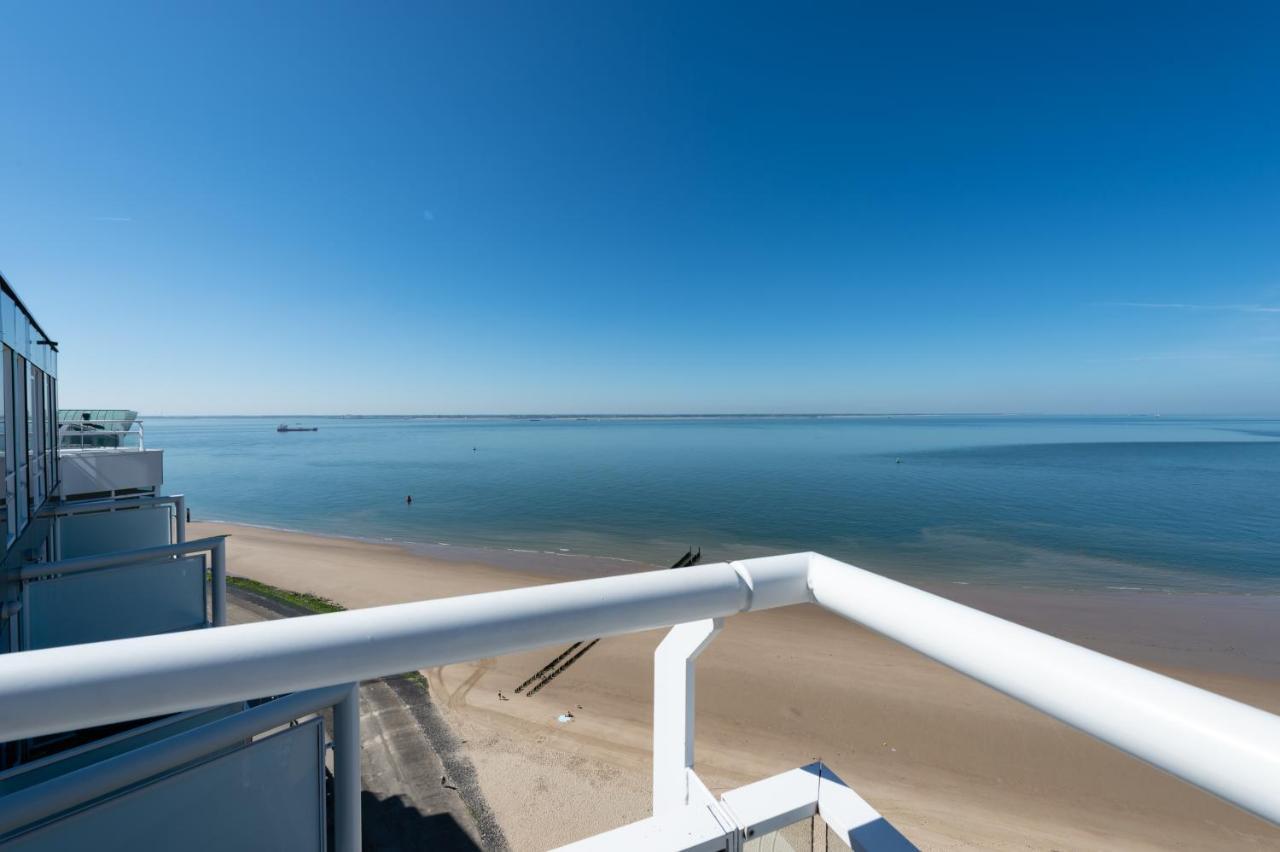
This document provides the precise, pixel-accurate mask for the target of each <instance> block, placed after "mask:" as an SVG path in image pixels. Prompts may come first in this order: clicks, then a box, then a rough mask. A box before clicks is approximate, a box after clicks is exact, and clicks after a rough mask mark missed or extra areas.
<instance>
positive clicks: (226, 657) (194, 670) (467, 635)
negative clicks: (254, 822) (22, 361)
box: [0, 553, 1280, 823]
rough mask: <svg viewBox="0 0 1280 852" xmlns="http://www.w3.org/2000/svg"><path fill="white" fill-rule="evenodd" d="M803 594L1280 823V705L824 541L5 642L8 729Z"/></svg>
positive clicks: (503, 648)
mask: <svg viewBox="0 0 1280 852" xmlns="http://www.w3.org/2000/svg"><path fill="white" fill-rule="evenodd" d="M798 603H816V604H818V605H820V606H822V607H824V608H826V609H829V610H831V611H832V612H835V613H837V614H839V615H841V616H843V617H845V618H848V619H849V620H851V621H854V622H857V623H859V624H863V625H865V626H867V627H870V628H871V629H873V630H876V631H878V632H880V633H882V634H884V635H886V636H888V637H889V638H892V639H895V640H897V641H899V642H902V643H903V644H905V645H907V646H908V647H911V648H914V649H915V650H917V651H920V652H921V653H923V654H925V655H927V656H929V657H932V658H933V659H935V660H938V661H939V662H942V663H944V664H946V665H948V666H950V667H952V668H954V669H956V670H957V671H959V672H961V673H963V674H966V675H969V676H970V677H973V678H975V679H977V680H979V681H981V682H983V683H986V684H988V685H989V686H992V687H994V688H996V689H998V690H1000V691H1002V692H1004V693H1006V694H1008V695H1010V696H1012V697H1014V698H1017V699H1018V700H1020V701H1023V702H1025V703H1027V704H1029V705H1030V706H1032V707H1035V708H1036V709H1039V710H1041V711H1043V712H1045V713H1047V714H1048V715H1050V716H1053V717H1054V718H1057V719H1059V720H1061V721H1063V722H1066V723H1067V724H1069V725H1072V726H1074V727H1076V728H1078V729H1080V730H1081V731H1084V732H1085V733H1088V734H1091V735H1093V736H1095V737H1097V738H1098V739H1101V740H1102V741H1104V742H1106V743H1109V744H1110V745H1113V746H1115V747H1117V748H1119V749H1122V750H1124V751H1126V752H1128V753H1130V754H1132V755H1134V756H1136V757H1138V758H1141V759H1142V760H1145V761H1147V762H1148V763H1151V764H1153V765H1154V766H1157V767H1159V768H1161V769H1164V770H1166V771H1168V772H1170V773H1172V774H1173V775H1176V776H1178V777H1180V778H1182V779H1184V780H1186V781H1188V782H1190V783H1192V784H1195V785H1197V786H1199V787H1201V788H1203V789H1205V790H1207V791H1209V792H1211V793H1213V794H1215V795H1217V796H1220V797H1221V798H1223V799H1225V800H1227V801H1228V802H1231V803H1233V804H1235V805H1238V806H1239V807H1241V808H1244V809H1245V810H1248V811H1251V812H1253V813H1255V814H1257V815H1259V816H1261V817H1263V818H1265V819H1268V820H1271V821H1272V822H1276V823H1280V717H1278V716H1275V715H1273V714H1270V713H1266V712H1264V711H1262V710H1259V709H1257V708H1254V707H1250V706H1248V705H1246V704H1242V703H1240V702H1238V701H1233V700H1231V699H1228V698H1225V697H1223V696H1220V695H1216V694H1214V693H1212V692H1208V691H1206V690H1203V689H1199V688H1197V687H1194V686H1190V685H1189V684H1186V683H1182V682H1181V681H1177V680H1174V679H1172V678H1169V677H1165V676H1163V675H1159V674H1156V673H1154V672H1151V671H1148V670H1146V669H1142V668H1139V667H1138V666H1134V665H1130V664H1128V663H1124V662H1121V661H1120V660H1116V659H1113V658H1111V657H1107V656H1105V655H1103V654H1099V653H1096V652H1094V651H1090V650H1088V649H1085V648H1082V647H1079V646H1077V645H1072V644H1070V643H1068V642H1064V641H1062V640H1060V639H1055V638H1054V637H1052V636H1048V635H1046V634H1043V633H1039V632H1037V631H1035V630H1031V629H1029V628H1026V627H1022V626H1020V625H1017V624H1014V623H1012V622H1009V621H1005V620H1004V619H1001V618H997V617H995V616H992V615H988V614H986V613H983V612H980V611H978V610H975V609H972V608H970V607H966V606H963V605H961V604H957V603H954V602H952V601H949V600H946V599H945V598H941V597H938V596H936V595H933V594H929V593H928V592H924V591H921V590H919V589H915V588H913V587H911V586H907V585H905V584H902V583H899V582H896V581H894V580H890V579H888V578H885V577H881V576H879V575H876V574H873V573H871V572H869V571H864V570H862V569H859V568H855V567H854V566H852V565H847V564H844V563H841V562H837V561H835V560H832V559H828V558H826V557H824V556H821V555H819V554H812V553H798V554H791V555H788V556H775V557H766V558H762V559H750V560H745V561H742V562H733V563H719V564H714V565H702V566H695V567H691V568H685V569H681V570H680V571H654V572H647V573H641V574H630V575H623V576H617V577H606V578H602V579H597V580H583V581H578V582H573V583H559V584H552V585H545V586H537V587H532V588H524V589H513V590H510V591H503V592H491V593H487V594H480V595H468V596H464V597H457V598H445V599H440V600H432V601H422V602H418V603H409V604H398V605H393V606H383V607H374V608H370V609H364V610H349V611H346V612H339V613H331V614H326V615H316V616H310V617H306V618H298V619H289V620H281V621H269V622H260V623H254V624H243V625H236V626H232V627H226V628H222V629H219V630H211V631H195V632H191V633H181V634H173V635H165V636H152V637H140V638H135V639H120V640H115V641H111V642H99V643H94V644H90V645H79V646H70V647H64V648H52V649H48V650H40V651H28V652H23V653H18V654H9V655H7V656H4V657H0V707H3V708H4V711H3V713H2V714H0V740H12V739H20V738H24V737H30V736H37V735H41V734H46V733H53V732H56V731H64V730H71V729H76V728H81V727H86V726H89V725H97V724H104V723H108V722H116V721H122V720H126V719H133V718H140V717H143V716H150V715H156V714H160V713H169V712H177V711H181V710H189V709H193V708H197V707H209V706H214V705H217V704H222V703H228V702H231V701H237V700H243V699H246V698H253V697H257V696H262V695H273V694H279V693H282V692H286V691H294V690H302V689H314V688H318V687H321V686H330V685H334V684H340V683H350V682H353V681H359V680H363V679H368V678H373V677H380V676H385V675H389V674H393V673H396V672H402V671H408V670H413V669H419V668H427V667H432V666H440V665H446V664H449V663H457V662H463V661H467V660H474V659H479V658H483V657H491V656H498V655H501V654H508V653H511V652H514V651H520V650H526V649H530V648H535V647H540V646H543V645H549V644H552V643H556V642H564V641H571V640H573V639H579V638H581V637H583V636H604V635H616V634H620V633H628V632H633V631H637V630H647V629H652V628H657V627H663V626H669V625H672V624H677V623H683V622H688V621H694V620H697V619H703V618H718V617H724V616H728V615H732V614H735V613H738V612H746V611H752V610H762V609H769V608H772V607H778V606H786V605H791V604H798Z"/></svg>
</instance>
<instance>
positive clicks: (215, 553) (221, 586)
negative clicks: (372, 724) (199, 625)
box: [0, 529, 289, 739]
mask: <svg viewBox="0 0 1280 852" xmlns="http://www.w3.org/2000/svg"><path fill="white" fill-rule="evenodd" d="M183 532H184V537H185V529H184V531H183ZM227 538H228V536H227V535H225V534H224V535H214V536H209V537H208V538H198V539H196V540H195V541H180V542H177V543H176V544H162V545H159V546H157V547H141V548H138V549H137V550H120V551H117V552H115V553H101V554H94V555H92V556H77V557H75V558H72V559H62V560H59V561H57V562H32V563H30V564H28V565H23V566H22V567H21V568H19V569H18V570H17V572H16V576H15V578H14V579H17V580H21V581H23V582H30V581H38V580H40V579H41V578H43V577H55V576H57V577H61V576H66V575H67V574H83V573H85V572H87V571H101V570H103V569H105V568H119V567H120V566H122V565H137V564H139V563H142V562H154V561H157V560H161V559H169V558H174V557H181V556H190V555H193V554H196V553H202V552H204V551H208V552H209V554H210V559H209V571H210V574H211V583H210V585H212V587H213V589H212V592H211V594H210V598H211V599H212V626H213V627H223V626H224V625H226V623H227ZM171 636H172V634H164V635H163V637H160V638H164V637H170V638H171ZM140 638H146V637H140ZM152 638H157V637H152ZM115 641H128V640H115ZM105 644H108V643H106V642H95V643H92V644H91V645H70V646H68V647H71V648H89V647H98V646H101V645H105ZM24 653H37V652H35V651H28V652H24ZM8 656H9V657H13V656H19V655H15V654H10V655H8ZM0 659H3V658H0ZM286 691H289V690H266V691H265V692H263V693H261V694H262V695H275V694H279V693H280V692H286ZM214 703H220V702H214ZM186 709H188V710H193V709H195V707H194V706H193V707H188V708H186ZM166 712H167V711H166ZM147 715H158V714H149V713H139V714H138V716H136V717H131V718H141V717H142V716H147ZM126 718H130V717H126ZM117 721H123V720H117ZM92 724H96V723H92ZM2 725H3V723H2V722H0V726H2ZM77 727H85V726H83V725H76V726H72V727H69V728H65V729H64V730H73V729H74V728H77ZM0 737H3V731H2V730H0ZM15 739H16V738H15Z"/></svg>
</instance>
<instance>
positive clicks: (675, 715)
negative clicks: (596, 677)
mask: <svg viewBox="0 0 1280 852" xmlns="http://www.w3.org/2000/svg"><path fill="white" fill-rule="evenodd" d="M722 627H724V619H721V618H705V619H702V620H701V621H690V622H687V623H685V624H677V625H676V626H675V627H673V628H671V631H670V632H669V633H667V635H666V638H664V639H663V640H662V642H660V643H659V644H658V648H657V650H655V651H654V652H653V813H654V815H655V816H657V815H660V814H663V813H670V812H672V811H677V810H679V809H680V808H683V807H684V806H685V805H687V804H689V769H690V768H691V767H692V766H693V718H694V661H695V660H696V659H697V656H698V655H699V654H701V653H702V650H703V649H704V648H706V647H707V645H709V644H710V643H711V640H712V639H713V638H715V635H716V634H717V633H719V632H720V630H721V628H722Z"/></svg>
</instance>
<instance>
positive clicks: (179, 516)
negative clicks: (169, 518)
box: [173, 494, 187, 544]
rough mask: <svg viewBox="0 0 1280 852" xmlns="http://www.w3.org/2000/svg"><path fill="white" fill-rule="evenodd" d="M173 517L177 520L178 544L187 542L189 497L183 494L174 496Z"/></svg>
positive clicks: (175, 527)
mask: <svg viewBox="0 0 1280 852" xmlns="http://www.w3.org/2000/svg"><path fill="white" fill-rule="evenodd" d="M173 517H174V519H175V520H176V524H175V526H174V529H175V534H176V537H177V539H178V540H177V542H176V543H177V544H185V543H186V541H187V498H186V497H185V496H184V495H182V494H175V495H174V497H173Z"/></svg>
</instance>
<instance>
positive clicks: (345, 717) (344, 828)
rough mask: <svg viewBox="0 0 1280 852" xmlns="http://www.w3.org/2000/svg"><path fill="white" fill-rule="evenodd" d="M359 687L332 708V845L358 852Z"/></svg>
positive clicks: (339, 850)
mask: <svg viewBox="0 0 1280 852" xmlns="http://www.w3.org/2000/svg"><path fill="white" fill-rule="evenodd" d="M360 837H361V829H360V684H358V683H353V684H351V685H350V687H348V691H347V697H346V698H344V699H342V701H339V702H338V703H337V704H335V705H334V706H333V845H334V847H335V848H336V849H337V852H360V843H361V840H360Z"/></svg>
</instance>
